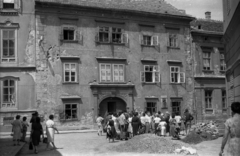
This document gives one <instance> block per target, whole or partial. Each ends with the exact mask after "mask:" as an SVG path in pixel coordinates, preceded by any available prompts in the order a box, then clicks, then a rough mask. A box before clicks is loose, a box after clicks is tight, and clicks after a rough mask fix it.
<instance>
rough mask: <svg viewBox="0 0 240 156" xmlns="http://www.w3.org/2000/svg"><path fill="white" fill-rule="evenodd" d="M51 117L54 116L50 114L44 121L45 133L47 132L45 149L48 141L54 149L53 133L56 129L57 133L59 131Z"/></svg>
mask: <svg viewBox="0 0 240 156" xmlns="http://www.w3.org/2000/svg"><path fill="white" fill-rule="evenodd" d="M53 119H54V116H53V115H50V116H49V120H48V121H47V122H46V134H47V140H48V143H47V147H46V149H48V147H49V144H50V143H52V145H53V149H56V146H55V144H54V133H55V131H57V133H58V134H59V131H58V129H57V128H56V127H55V125H54V121H53Z"/></svg>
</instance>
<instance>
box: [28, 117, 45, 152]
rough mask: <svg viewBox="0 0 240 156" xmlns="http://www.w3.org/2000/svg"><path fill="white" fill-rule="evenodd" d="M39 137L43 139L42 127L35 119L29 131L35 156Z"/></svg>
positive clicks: (38, 120) (37, 118)
mask: <svg viewBox="0 0 240 156" xmlns="http://www.w3.org/2000/svg"><path fill="white" fill-rule="evenodd" d="M41 135H42V138H44V136H43V128H42V125H41V123H40V118H39V117H36V120H35V122H33V124H32V130H31V142H32V144H33V147H34V153H35V154H37V153H38V149H37V147H38V145H39V143H40V141H41V140H40V139H41Z"/></svg>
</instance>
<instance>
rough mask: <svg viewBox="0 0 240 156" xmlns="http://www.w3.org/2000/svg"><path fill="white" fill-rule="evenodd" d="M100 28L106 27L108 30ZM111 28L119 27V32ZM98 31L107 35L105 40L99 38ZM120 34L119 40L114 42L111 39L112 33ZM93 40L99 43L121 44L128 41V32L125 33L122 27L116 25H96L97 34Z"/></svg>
mask: <svg viewBox="0 0 240 156" xmlns="http://www.w3.org/2000/svg"><path fill="white" fill-rule="evenodd" d="M102 28H105V29H106V28H108V31H101V29H102ZM113 29H120V30H121V32H113ZM100 33H104V34H107V35H108V40H107V41H102V40H100V36H101V35H100ZM117 34H118V35H120V36H121V37H120V39H119V40H120V41H121V42H115V41H113V35H117ZM95 42H97V43H101V44H116V45H122V44H127V43H128V34H126V33H125V31H124V29H123V28H122V27H120V26H119V27H118V26H104V25H101V26H98V27H97V34H96V36H95Z"/></svg>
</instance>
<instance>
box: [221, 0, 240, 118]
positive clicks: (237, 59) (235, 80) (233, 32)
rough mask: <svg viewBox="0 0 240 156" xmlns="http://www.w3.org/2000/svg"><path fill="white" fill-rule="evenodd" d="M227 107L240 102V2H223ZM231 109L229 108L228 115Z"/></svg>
mask: <svg viewBox="0 0 240 156" xmlns="http://www.w3.org/2000/svg"><path fill="white" fill-rule="evenodd" d="M223 6H224V7H223V18H224V22H223V24H224V41H225V49H226V52H225V57H226V64H227V71H226V77H227V95H228V106H229V107H230V106H231V103H232V102H234V101H240V44H239V43H240V37H239V36H240V28H239V26H240V20H239V14H240V0H231V1H230V0H223ZM230 114H231V108H229V115H230Z"/></svg>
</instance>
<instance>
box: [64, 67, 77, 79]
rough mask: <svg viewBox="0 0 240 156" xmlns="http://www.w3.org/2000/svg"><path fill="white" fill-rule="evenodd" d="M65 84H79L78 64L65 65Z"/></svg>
mask: <svg viewBox="0 0 240 156" xmlns="http://www.w3.org/2000/svg"><path fill="white" fill-rule="evenodd" d="M64 82H77V64H76V63H64Z"/></svg>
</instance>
